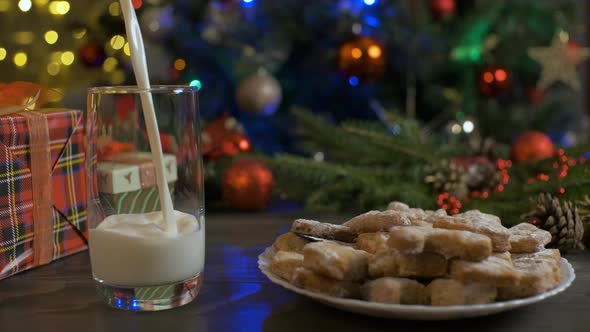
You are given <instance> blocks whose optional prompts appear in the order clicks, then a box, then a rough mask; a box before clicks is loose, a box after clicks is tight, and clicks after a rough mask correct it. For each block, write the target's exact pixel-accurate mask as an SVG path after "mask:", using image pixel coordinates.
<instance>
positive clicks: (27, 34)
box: [14, 31, 34, 45]
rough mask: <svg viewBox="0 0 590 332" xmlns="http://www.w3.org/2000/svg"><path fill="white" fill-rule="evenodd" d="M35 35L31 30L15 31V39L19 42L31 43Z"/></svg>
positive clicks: (23, 43) (22, 43)
mask: <svg viewBox="0 0 590 332" xmlns="http://www.w3.org/2000/svg"><path fill="white" fill-rule="evenodd" d="M33 38H34V35H33V33H32V32H31V31H17V32H15V33H14V41H15V42H16V43H17V44H21V45H29V44H31V43H32V42H33Z"/></svg>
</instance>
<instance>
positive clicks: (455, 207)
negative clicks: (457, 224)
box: [436, 192, 462, 215]
mask: <svg viewBox="0 0 590 332" xmlns="http://www.w3.org/2000/svg"><path fill="white" fill-rule="evenodd" d="M436 204H437V205H438V206H439V207H440V208H441V209H443V210H445V211H447V212H448V213H450V214H452V215H455V214H457V213H459V212H461V206H462V204H461V201H460V200H459V199H458V198H457V197H455V196H453V195H450V194H449V193H447V192H444V193H441V194H439V195H438V197H437V198H436Z"/></svg>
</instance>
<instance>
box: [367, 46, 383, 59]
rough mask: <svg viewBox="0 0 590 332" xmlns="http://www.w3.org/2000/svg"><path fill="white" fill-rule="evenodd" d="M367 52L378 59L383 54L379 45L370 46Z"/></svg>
mask: <svg viewBox="0 0 590 332" xmlns="http://www.w3.org/2000/svg"><path fill="white" fill-rule="evenodd" d="M367 53H368V54H369V56H370V57H371V58H373V59H377V58H379V57H380V56H381V47H379V46H377V45H371V46H369V49H368V50H367Z"/></svg>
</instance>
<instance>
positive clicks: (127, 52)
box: [123, 43, 131, 56]
mask: <svg viewBox="0 0 590 332" xmlns="http://www.w3.org/2000/svg"><path fill="white" fill-rule="evenodd" d="M123 53H125V55H127V56H130V55H131V50H130V49H129V43H125V46H123Z"/></svg>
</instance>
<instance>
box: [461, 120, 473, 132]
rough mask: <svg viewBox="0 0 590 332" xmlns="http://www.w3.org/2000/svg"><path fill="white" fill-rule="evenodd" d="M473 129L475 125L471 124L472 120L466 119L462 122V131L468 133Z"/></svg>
mask: <svg viewBox="0 0 590 332" xmlns="http://www.w3.org/2000/svg"><path fill="white" fill-rule="evenodd" d="M473 129H475V125H474V124H473V122H472V121H470V120H467V121H465V122H463V131H464V132H466V133H468V134H469V133H470V132H472V131H473Z"/></svg>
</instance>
